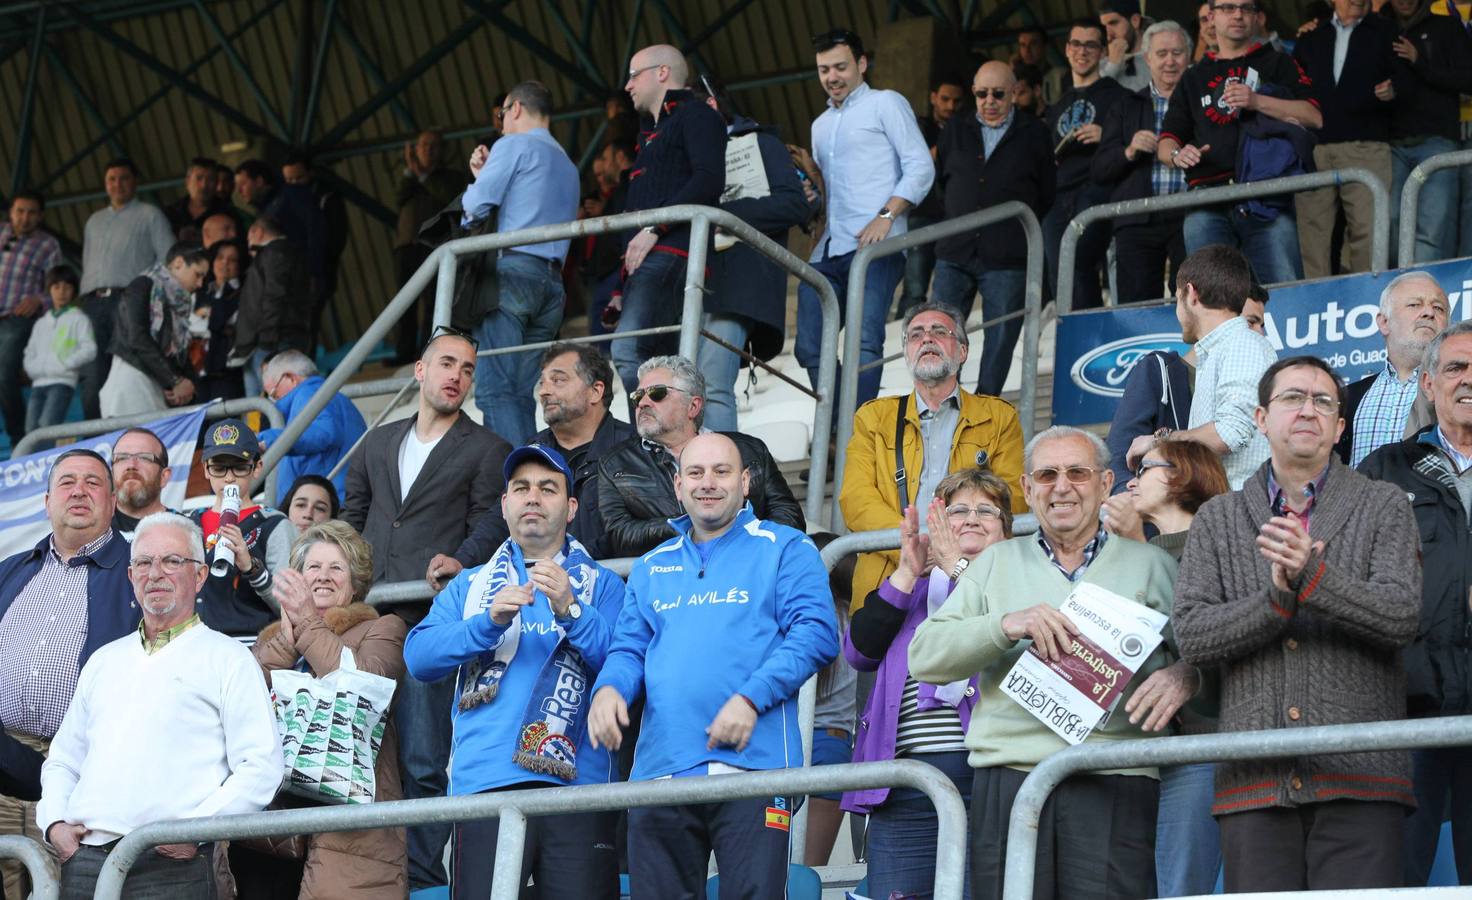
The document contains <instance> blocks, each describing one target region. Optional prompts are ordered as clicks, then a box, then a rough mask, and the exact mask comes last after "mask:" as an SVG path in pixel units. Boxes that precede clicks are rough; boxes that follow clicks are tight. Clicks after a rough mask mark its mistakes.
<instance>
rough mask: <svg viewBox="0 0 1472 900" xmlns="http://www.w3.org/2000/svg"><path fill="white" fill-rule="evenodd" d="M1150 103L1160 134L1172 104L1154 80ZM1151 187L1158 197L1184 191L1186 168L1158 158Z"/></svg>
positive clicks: (1152, 170)
mask: <svg viewBox="0 0 1472 900" xmlns="http://www.w3.org/2000/svg"><path fill="white" fill-rule="evenodd" d="M1150 103H1151V104H1152V105H1153V107H1154V109H1155V133H1156V134H1160V130H1161V129H1162V128H1164V127H1165V110H1166V109H1167V108H1168V107H1169V106H1170V96H1169V95H1167V94H1162V93H1160V92H1159V91H1157V90H1156V89H1155V82H1154V81H1151V82H1150ZM1150 189H1151V190H1153V191H1154V192H1155V196H1157V197H1163V196H1166V195H1167V194H1178V193H1180V192H1181V191H1184V190H1185V189H1186V170H1185V169H1180V168H1177V167H1175V166H1168V165H1166V164H1165V163H1163V162H1161V161H1160V160H1159V158H1157V159H1156V160H1155V162H1154V163H1152V164H1151V165H1150Z"/></svg>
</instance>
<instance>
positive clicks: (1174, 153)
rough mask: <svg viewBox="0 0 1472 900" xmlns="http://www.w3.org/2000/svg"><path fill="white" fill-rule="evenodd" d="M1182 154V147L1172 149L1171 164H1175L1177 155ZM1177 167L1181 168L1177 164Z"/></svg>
mask: <svg viewBox="0 0 1472 900" xmlns="http://www.w3.org/2000/svg"><path fill="white" fill-rule="evenodd" d="M1180 155H1181V148H1180V147H1177V148H1176V149H1174V150H1172V151H1170V164H1171V165H1172V166H1175V164H1176V157H1177V156H1180ZM1176 168H1180V167H1179V166H1176Z"/></svg>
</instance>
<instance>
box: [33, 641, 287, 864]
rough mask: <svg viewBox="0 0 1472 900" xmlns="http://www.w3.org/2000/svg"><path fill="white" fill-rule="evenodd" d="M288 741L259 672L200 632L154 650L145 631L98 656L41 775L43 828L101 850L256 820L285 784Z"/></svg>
mask: <svg viewBox="0 0 1472 900" xmlns="http://www.w3.org/2000/svg"><path fill="white" fill-rule="evenodd" d="M281 776H282V760H281V741H280V739H279V738H278V737H277V734H276V718H275V715H274V713H273V712H272V710H271V697H270V693H269V692H268V691H267V689H266V680H265V678H264V677H263V676H262V675H261V669H260V666H259V665H258V664H257V663H256V661H255V658H254V657H253V656H251V653H250V651H249V650H247V649H246V648H245V647H244V646H243V645H242V644H241V643H240V642H239V641H236V640H234V639H233V638H230V637H227V636H225V635H223V634H221V633H219V632H218V631H212V630H210V629H209V628H207V627H206V626H205V625H203V624H197V625H195V626H194V627H192V628H190V629H189V630H188V631H185V632H184V633H183V634H181V635H179V636H178V637H176V638H174V639H173V640H172V641H171V642H169V643H168V644H167V645H165V646H164V647H163V648H162V649H161V650H159V651H158V652H157V653H155V654H153V655H152V656H149V655H148V654H146V653H144V652H143V642H142V641H141V640H140V639H139V637H138V634H137V632H134V633H131V634H128V635H126V636H124V637H121V638H118V639H117V640H115V641H113V642H112V643H110V644H107V645H106V646H104V647H102V648H101V649H100V650H98V651H97V652H96V653H94V654H93V655H92V658H91V659H89V660H88V661H87V665H86V666H84V667H83V668H82V672H81V675H80V676H79V678H78V679H77V692H76V695H75V696H74V697H73V699H72V703H71V706H70V707H69V708H68V709H67V711H66V716H65V717H64V718H63V719H62V721H61V729H60V730H59V731H57V733H56V737H55V739H53V740H52V742H51V752H50V755H49V756H48V757H47V759H46V763H45V765H44V766H42V768H41V802H40V804H39V805H38V806H37V807H36V821H37V823H38V824H39V825H40V826H41V829H42V833H43V834H45V833H46V831H47V830H48V829H49V828H50V827H51V825H53V824H55V823H57V822H69V823H72V824H80V825H85V826H87V828H88V829H90V833H89V834H88V835H87V836H86V837H84V838H83V839H82V842H83V843H86V844H105V843H108V842H109V841H113V840H116V839H117V838H119V837H122V836H123V835H125V834H127V833H128V832H130V831H132V830H133V829H135V828H138V827H140V826H143V825H147V824H150V823H152V822H158V821H162V820H164V819H180V818H192V817H196V816H213V815H228V814H230V813H243V812H256V811H259V810H261V809H263V808H264V807H265V806H266V804H267V803H270V802H271V799H272V798H273V797H275V796H276V790H277V788H279V787H280V786H281Z"/></svg>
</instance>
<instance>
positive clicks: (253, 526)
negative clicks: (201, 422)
mask: <svg viewBox="0 0 1472 900" xmlns="http://www.w3.org/2000/svg"><path fill="white" fill-rule="evenodd" d="M261 453H262V448H261V442H260V440H258V439H257V438H256V433H255V432H254V431H251V430H250V426H249V425H247V424H245V422H244V421H242V420H240V419H221V420H219V421H218V422H215V423H213V424H211V425H209V426H208V427H207V428H206V429H205V436H204V449H203V450H202V451H201V452H200V459H201V461H203V463H204V473H205V476H206V477H208V478H209V482H210V490H211V492H213V493H214V502H213V504H212V505H211V506H210V507H209V508H208V509H196V510H193V511H192V512H190V513H189V519H190V521H192V522H194V524H196V525H198V526H199V527H200V529H201V530H202V531H203V532H204V541H205V548H206V549H207V550H208V551H209V558H208V559H207V560H206V562H207V563H212V562H214V561H216V559H218V558H219V557H220V555H221V554H220V553H219V552H218V551H217V549H216V548H217V546H220V545H223V546H225V548H226V551H225V554H224V557H225V559H227V560H228V561H229V565H228V566H227V567H226V569H225V572H224V573H223V574H220V575H216V574H214V572H213V571H212V572H211V573H210V576H209V578H207V579H205V583H204V587H202V588H200V591H199V616H200V618H201V619H203V620H204V623H205V624H206V625H208V626H209V627H211V628H213V629H214V630H216V631H219V632H222V633H224V634H228V635H230V636H231V637H234V638H237V639H239V640H241V641H243V642H244V643H247V644H249V643H254V642H255V637H256V635H258V634H260V633H261V629H262V628H265V627H266V626H267V625H269V624H271V623H272V622H274V621H275V620H276V618H277V617H278V616H279V615H280V609H279V608H278V606H277V603H276V598H275V596H274V595H273V594H272V593H271V587H272V573H273V572H275V571H277V570H278V569H284V568H286V565H287V562H288V557H289V555H290V553H291V544H292V541H293V540H295V539H296V529H295V528H292V527H291V526H290V525H289V524H288V523H287V520H286V516H284V515H283V514H282V513H281V511H280V510H277V509H274V508H272V507H269V506H258V505H256V504H255V503H252V502H251V496H250V495H251V489H250V488H251V483H252V482H253V481H255V479H256V478H258V477H260V474H261ZM230 485H233V486H235V487H236V488H237V489H238V490H239V491H240V511H239V515H238V518H237V521H236V523H235V524H234V525H227V524H224V523H223V522H221V519H220V513H221V512H222V511H223V509H224V503H225V497H224V493H225V488H226V487H227V486H230Z"/></svg>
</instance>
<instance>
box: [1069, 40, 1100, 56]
mask: <svg viewBox="0 0 1472 900" xmlns="http://www.w3.org/2000/svg"><path fill="white" fill-rule="evenodd" d="M1068 49H1070V50H1087V51H1089V52H1090V53H1098V52H1099V51H1100V50H1102V49H1104V45H1103V44H1101V43H1099V42H1098V41H1069V42H1068Z"/></svg>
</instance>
